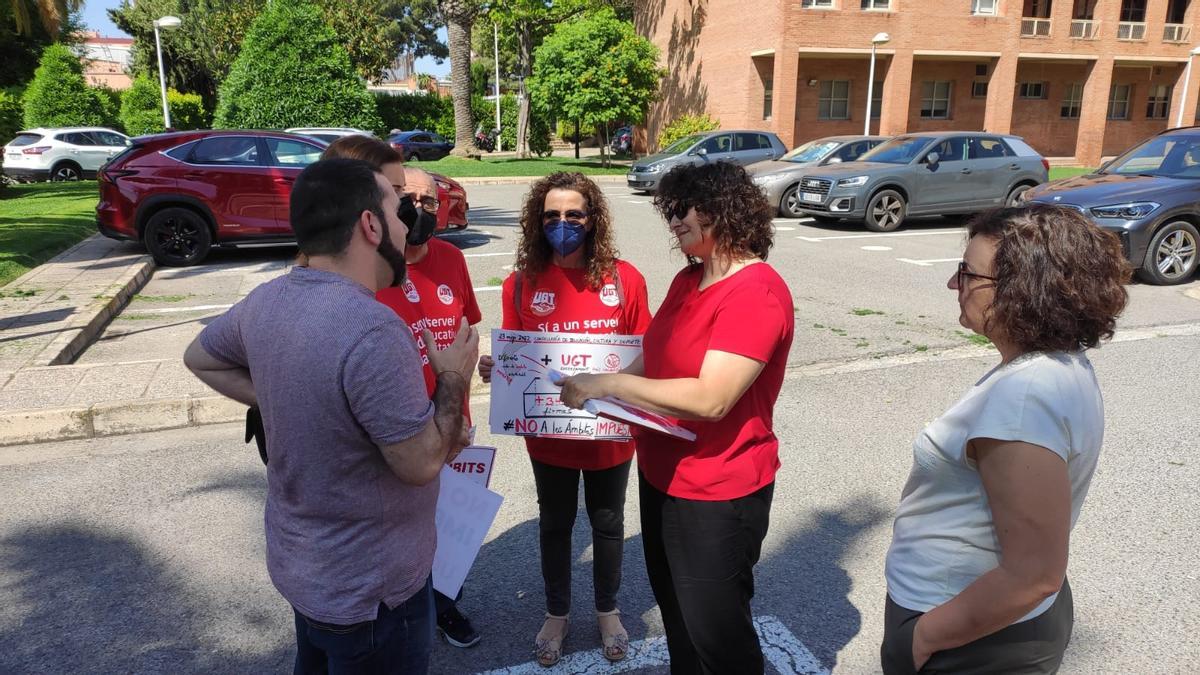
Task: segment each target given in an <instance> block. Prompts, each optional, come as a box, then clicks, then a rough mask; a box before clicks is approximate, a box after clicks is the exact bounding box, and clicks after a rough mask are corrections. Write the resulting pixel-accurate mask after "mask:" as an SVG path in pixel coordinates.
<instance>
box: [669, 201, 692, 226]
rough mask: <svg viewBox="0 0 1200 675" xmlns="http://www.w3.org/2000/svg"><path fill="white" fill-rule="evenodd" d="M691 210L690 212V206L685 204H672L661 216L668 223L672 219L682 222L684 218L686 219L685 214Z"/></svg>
mask: <svg viewBox="0 0 1200 675" xmlns="http://www.w3.org/2000/svg"><path fill="white" fill-rule="evenodd" d="M691 210H692V205H691V204H689V203H687V202H675V203H674V204H672V205H671V206H670V208H668V209H667V212H666V213H665V214H663V215H664V216H666V218H667V220H668V221H670V220H671V219H672V218H676V219H678V220H683V219H684V218H687V214H688V212H689V211H691Z"/></svg>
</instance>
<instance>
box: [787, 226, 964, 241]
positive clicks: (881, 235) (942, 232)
mask: <svg viewBox="0 0 1200 675" xmlns="http://www.w3.org/2000/svg"><path fill="white" fill-rule="evenodd" d="M962 233H963V230H962V229H961V228H954V229H953V230H925V231H922V232H879V233H877V234H838V235H834V236H831V237H805V236H803V235H801V236H799V237H796V238H797V239H803V240H804V241H812V242H821V241H833V240H836V239H887V238H891V237H935V236H938V235H948V234H957V235H962Z"/></svg>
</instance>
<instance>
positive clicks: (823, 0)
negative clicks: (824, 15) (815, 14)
mask: <svg viewBox="0 0 1200 675" xmlns="http://www.w3.org/2000/svg"><path fill="white" fill-rule="evenodd" d="M800 6H801V7H807V8H809V9H833V0H804V2H802V3H800Z"/></svg>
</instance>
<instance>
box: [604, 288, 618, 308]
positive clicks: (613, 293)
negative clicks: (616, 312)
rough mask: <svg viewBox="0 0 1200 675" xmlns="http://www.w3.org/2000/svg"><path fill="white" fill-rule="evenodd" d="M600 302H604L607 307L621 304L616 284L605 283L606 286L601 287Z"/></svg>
mask: <svg viewBox="0 0 1200 675" xmlns="http://www.w3.org/2000/svg"><path fill="white" fill-rule="evenodd" d="M600 302H603V303H604V305H605V306H606V307H616V306H617V305H619V304H621V298H619V297H618V296H617V286H616V284H604V288H601V289H600Z"/></svg>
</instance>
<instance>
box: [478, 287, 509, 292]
mask: <svg viewBox="0 0 1200 675" xmlns="http://www.w3.org/2000/svg"><path fill="white" fill-rule="evenodd" d="M501 288H504V287H503V286H477V287H475V288H472V289H471V290H473V291H475V292H476V293H482V292H484V291H498V290H500V289H501Z"/></svg>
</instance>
